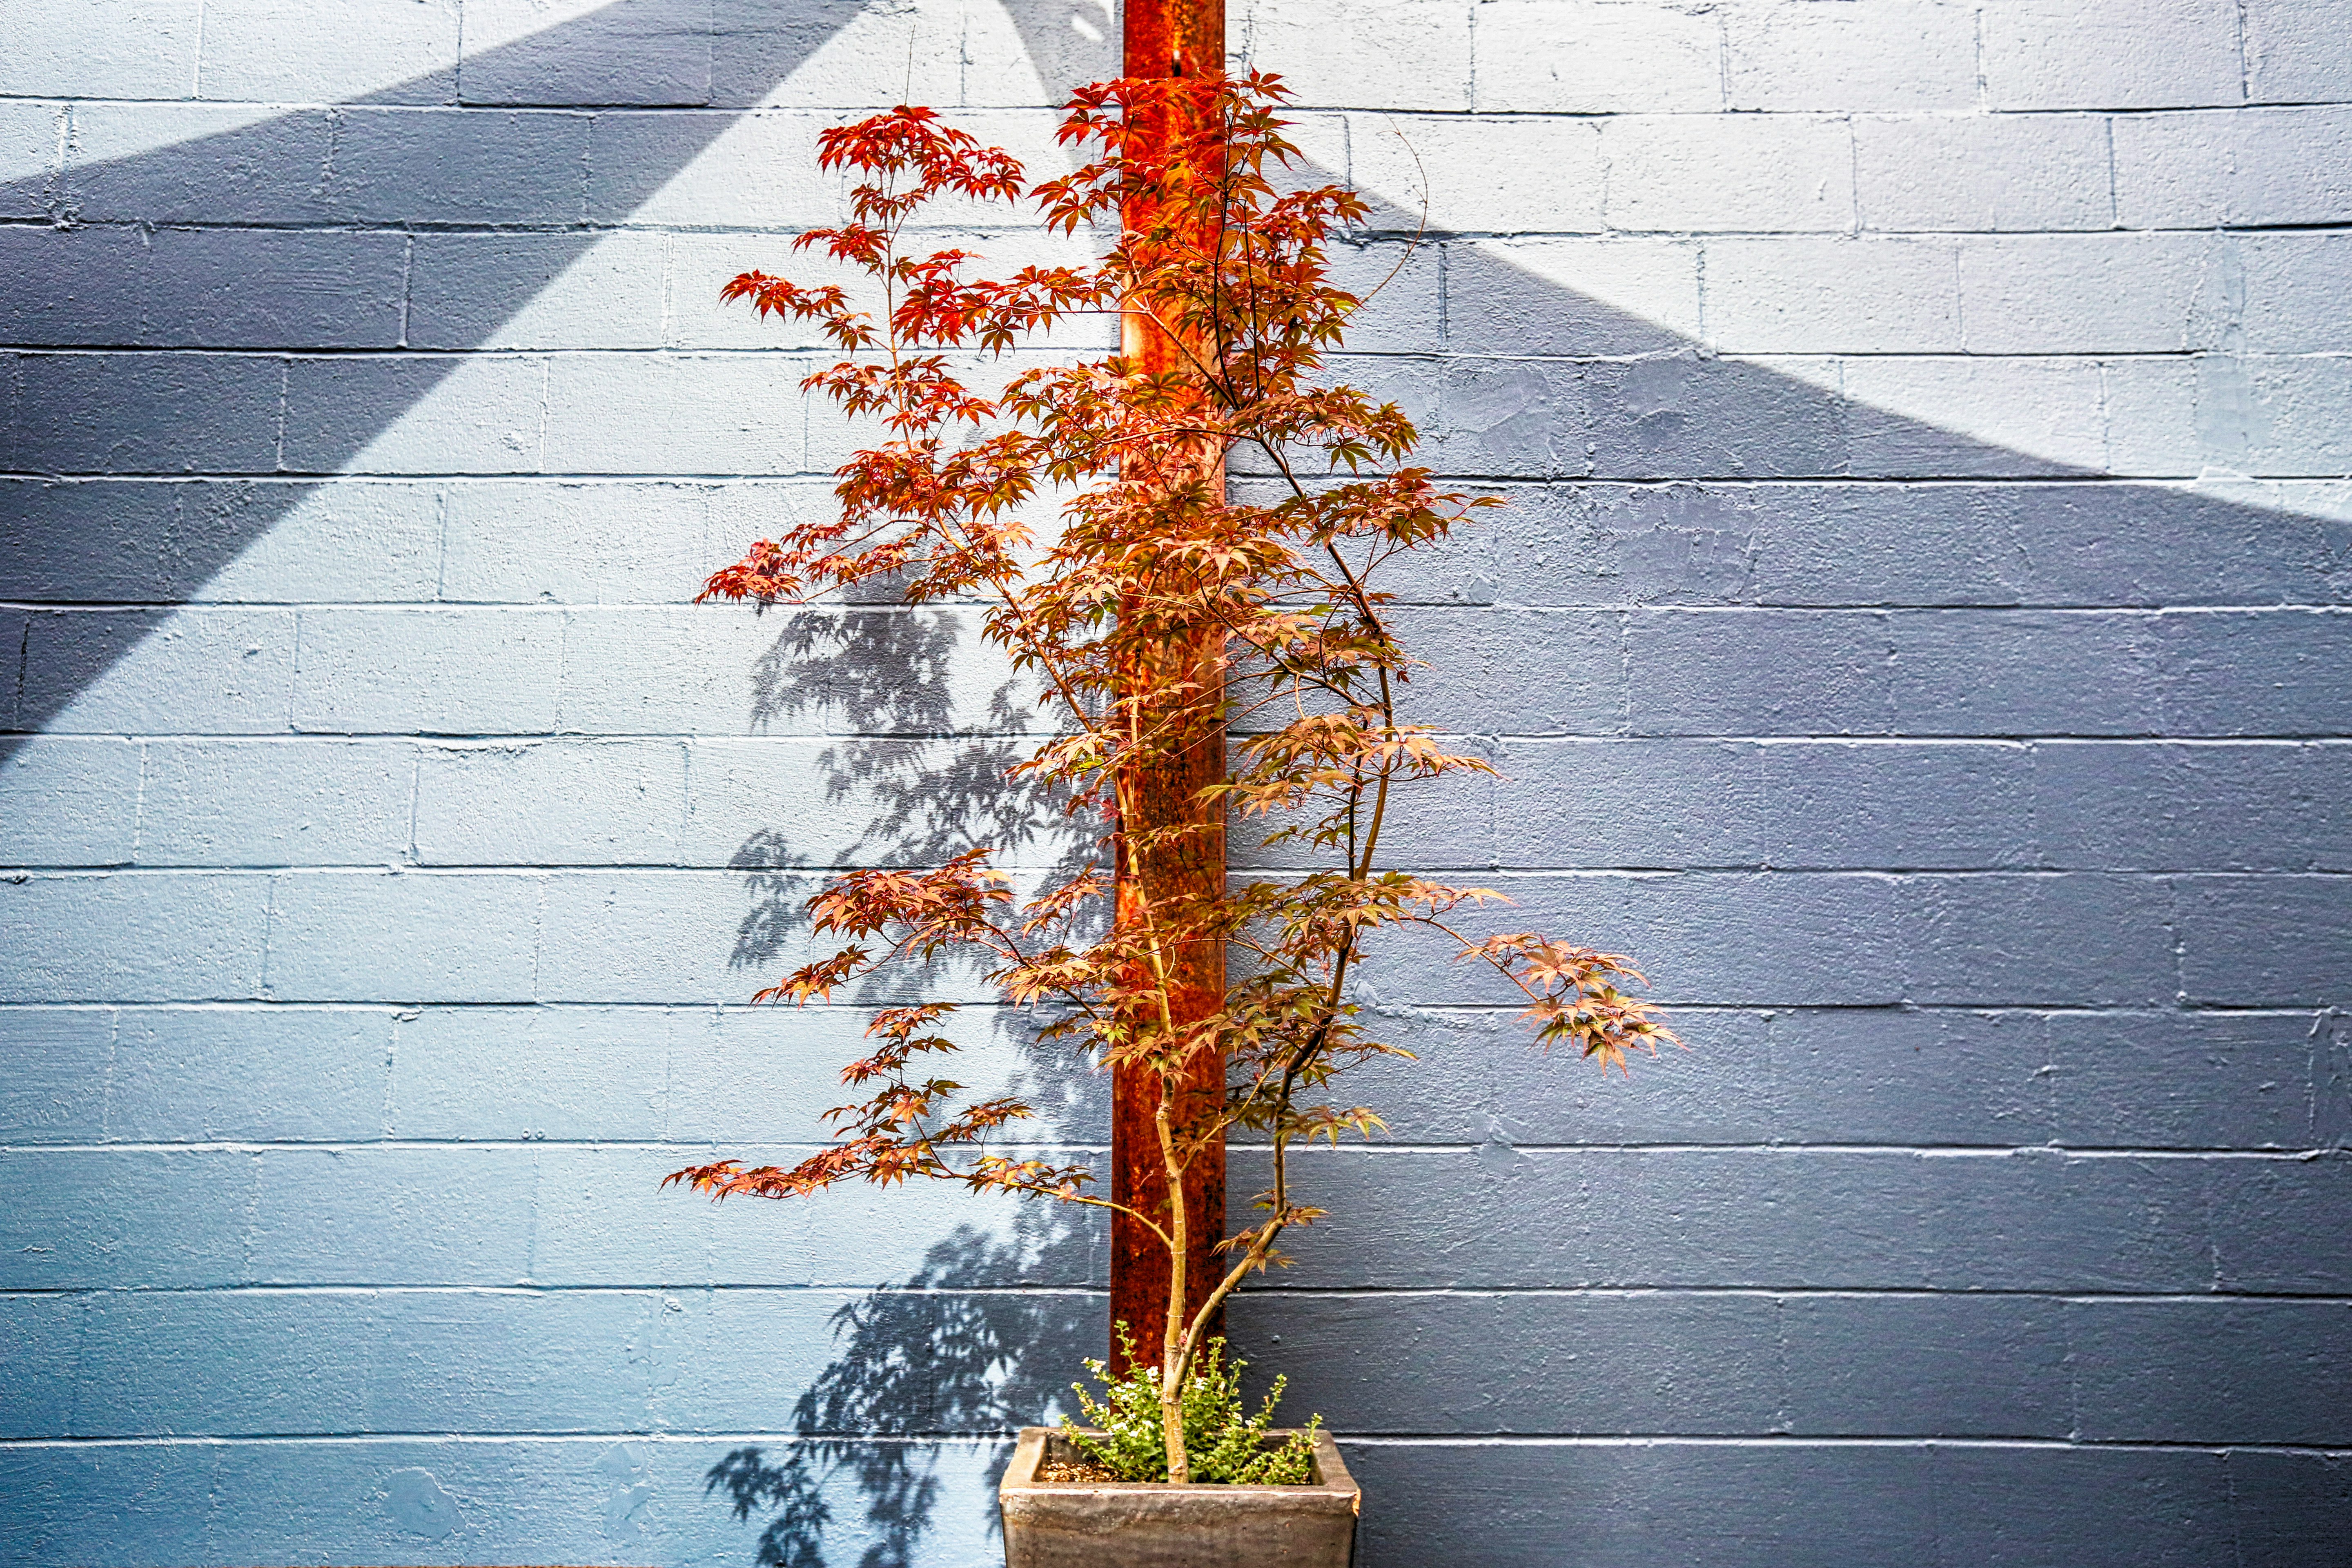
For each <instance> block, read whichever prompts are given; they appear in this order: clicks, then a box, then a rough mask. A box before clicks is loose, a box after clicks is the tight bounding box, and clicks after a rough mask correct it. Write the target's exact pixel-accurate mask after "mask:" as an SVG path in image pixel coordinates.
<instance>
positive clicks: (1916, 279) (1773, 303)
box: [1704, 237, 1961, 353]
mask: <svg viewBox="0 0 2352 1568" xmlns="http://www.w3.org/2000/svg"><path fill="white" fill-rule="evenodd" d="M1956 249H1957V247H1956V246H1955V245H1954V243H1953V242H1952V241H1949V240H1942V239H1875V238H1874V239H1860V238H1840V239H1814V238H1805V237H1791V238H1774V239H1711V240H1708V241H1707V242H1706V247H1705V256H1706V259H1705V263H1704V265H1705V268H1706V330H1707V335H1708V337H1709V338H1710V339H1711V340H1712V341H1713V342H1714V344H1715V346H1716V347H1717V348H1719V349H1721V350H1723V351H1724V352H1725V353H1958V351H1959V348H1960V299H1961V294H1960V289H1961V279H1960V277H1959V274H1958V268H1957V265H1956V259H1955V251H1956Z"/></svg>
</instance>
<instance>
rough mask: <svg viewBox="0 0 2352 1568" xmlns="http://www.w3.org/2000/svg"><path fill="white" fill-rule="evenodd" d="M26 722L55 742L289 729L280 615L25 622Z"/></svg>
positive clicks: (109, 613)
mask: <svg viewBox="0 0 2352 1568" xmlns="http://www.w3.org/2000/svg"><path fill="white" fill-rule="evenodd" d="M23 646H24V659H25V684H24V697H23V717H24V718H25V719H26V720H29V721H32V722H33V723H36V724H40V725H42V726H43V727H45V728H47V729H50V730H53V731H62V732H68V733H70V732H80V733H89V732H93V731H95V732H99V733H115V734H121V733H125V732H129V733H132V734H137V733H141V732H142V731H143V732H145V733H149V734H157V733H161V734H170V733H173V732H187V731H194V732H196V733H199V734H240V733H242V734H267V733H271V732H274V731H283V730H284V729H285V727H286V713H287V700H288V697H289V688H290V687H291V685H292V682H293V664H294V616H293V613H292V612H291V611H287V610H245V609H209V608H202V607H194V608H188V609H182V610H57V611H47V612H44V613H42V614H38V615H36V616H32V617H31V618H30V622H29V624H28V626H27V628H26V634H25V640H24V645H23Z"/></svg>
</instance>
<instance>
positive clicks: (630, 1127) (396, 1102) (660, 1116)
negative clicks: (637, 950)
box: [384, 1007, 854, 1140]
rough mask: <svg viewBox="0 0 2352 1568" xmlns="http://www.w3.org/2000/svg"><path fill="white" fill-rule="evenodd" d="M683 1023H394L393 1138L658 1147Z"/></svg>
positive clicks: (608, 1019)
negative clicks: (647, 1143) (676, 1036)
mask: <svg viewBox="0 0 2352 1568" xmlns="http://www.w3.org/2000/svg"><path fill="white" fill-rule="evenodd" d="M681 1022H682V1021H679V1020H676V1019H674V1018H673V1017H672V1016H671V1015H669V1014H667V1013H664V1012H660V1011H657V1010H655V1009H651V1008H643V1007H562V1008H546V1007H531V1008H521V1009H509V1008H492V1007H427V1008H424V1009H422V1010H420V1011H419V1012H418V1013H417V1014H416V1015H415V1016H404V1017H402V1018H401V1019H400V1020H399V1021H398V1022H397V1023H396V1024H394V1033H393V1045H392V1074H391V1076H392V1084H391V1089H390V1093H389V1095H388V1096H387V1098H386V1100H385V1101H384V1106H385V1120H386V1121H387V1123H388V1127H389V1131H392V1132H393V1133H394V1134H395V1135H397V1136H399V1137H403V1138H489V1139H500V1140H509V1139H541V1138H559V1139H583V1138H584V1139H629V1140H649V1139H655V1138H658V1137H660V1136H661V1135H662V1129H663V1124H664V1121H665V1120H666V1109H667V1108H666V1104H665V1101H666V1099H667V1095H666V1093H665V1085H664V1079H665V1076H666V1074H667V1068H668V1065H669V1056H670V1036H671V1034H672V1033H673V1032H674V1031H675V1030H677V1029H678V1028H679V1027H680V1026H681ZM698 1022H699V1020H696V1021H694V1023H698ZM694 1023H687V1024H684V1026H685V1027H687V1028H693V1027H694ZM842 1059H844V1060H850V1059H854V1058H846V1057H845V1058H842ZM837 1081H838V1080H836V1082H837Z"/></svg>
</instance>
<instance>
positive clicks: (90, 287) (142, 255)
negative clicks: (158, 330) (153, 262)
mask: <svg viewBox="0 0 2352 1568" xmlns="http://www.w3.org/2000/svg"><path fill="white" fill-rule="evenodd" d="M152 242H153V237H152V236H150V235H147V234H143V233H142V232H140V231H139V230H137V229H132V228H117V227H96V226H92V227H84V228H63V227H57V226H51V225H47V224H41V225H12V226H9V227H7V228H5V229H0V267H5V268H7V269H8V275H9V277H10V279H12V281H13V284H14V286H13V287H12V288H11V289H9V291H8V294H7V296H6V297H5V298H0V335H5V339H6V341H7V342H10V343H14V344H22V345H25V346H26V347H33V346H38V347H42V348H68V347H77V346H88V347H92V348H103V347H106V346H108V345H113V346H116V347H123V348H128V347H131V346H133V345H135V344H137V343H139V342H142V337H141V333H140V322H141V320H142V317H143V316H144V314H145V313H146V311H147V310H148V309H149V308H150V307H151V305H152V301H151V300H148V299H147V297H146V295H145V293H144V291H143V290H142V289H141V288H140V286H139V279H140V275H141V274H142V272H143V271H144V270H145V269H146V265H147V260H148V251H149V247H151V245H152Z"/></svg>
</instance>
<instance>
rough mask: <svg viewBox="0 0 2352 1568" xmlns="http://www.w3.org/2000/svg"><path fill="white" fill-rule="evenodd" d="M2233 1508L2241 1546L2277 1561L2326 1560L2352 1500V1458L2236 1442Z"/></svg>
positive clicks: (2232, 1459)
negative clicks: (2237, 1444)
mask: <svg viewBox="0 0 2352 1568" xmlns="http://www.w3.org/2000/svg"><path fill="white" fill-rule="evenodd" d="M2223 1462H2224V1463H2226V1464H2227V1465H2228V1466H2229V1470H2230V1501H2231V1515H2232V1516H2233V1519H2234V1521H2235V1523H2236V1525H2237V1530H2238V1542H2239V1550H2240V1551H2242V1552H2244V1553H2245V1554H2246V1555H2247V1556H2249V1557H2260V1558H2264V1559H2267V1560H2268V1561H2271V1562H2273V1563H2325V1562H2326V1561H2327V1553H2328V1552H2331V1551H2333V1550H2335V1545H2336V1521H2338V1520H2340V1519H2342V1518H2343V1517H2344V1510H2345V1509H2346V1507H2347V1506H2352V1460H2346V1459H2343V1458H2338V1457H2336V1455H2334V1454H2326V1453H2312V1452H2309V1451H2307V1450H2305V1451H2301V1452H2297V1451H2294V1450H2280V1449H2258V1448H2233V1449H2231V1450H2230V1451H2229V1453H2228V1455H2227V1456H2226V1458H2225V1459H2224V1461H2223Z"/></svg>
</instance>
